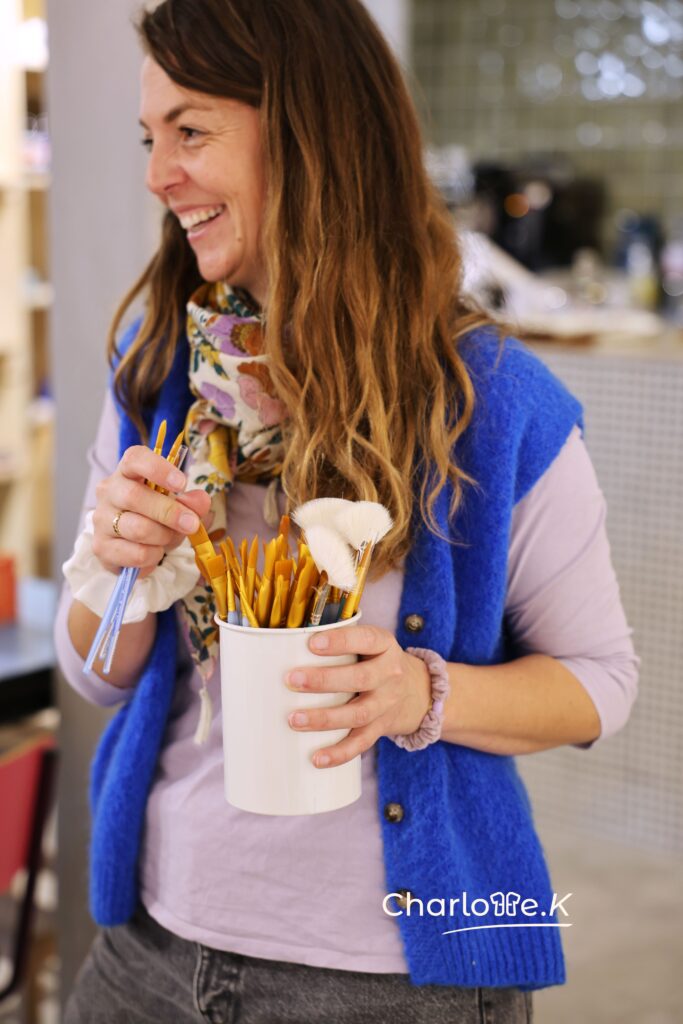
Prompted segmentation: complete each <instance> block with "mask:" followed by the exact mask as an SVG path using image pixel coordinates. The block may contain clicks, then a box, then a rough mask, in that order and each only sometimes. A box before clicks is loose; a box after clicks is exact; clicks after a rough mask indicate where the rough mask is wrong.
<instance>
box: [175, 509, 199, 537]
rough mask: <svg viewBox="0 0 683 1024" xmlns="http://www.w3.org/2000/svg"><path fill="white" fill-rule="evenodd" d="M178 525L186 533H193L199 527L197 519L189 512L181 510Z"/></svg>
mask: <svg viewBox="0 0 683 1024" xmlns="http://www.w3.org/2000/svg"><path fill="white" fill-rule="evenodd" d="M178 526H179V527H180V529H181V530H185V531H186V532H187V533H195V532H196V531H197V529H198V528H199V520H198V519H197V517H196V516H194V515H192V513H191V512H183V514H182V515H181V517H180V519H179V520H178Z"/></svg>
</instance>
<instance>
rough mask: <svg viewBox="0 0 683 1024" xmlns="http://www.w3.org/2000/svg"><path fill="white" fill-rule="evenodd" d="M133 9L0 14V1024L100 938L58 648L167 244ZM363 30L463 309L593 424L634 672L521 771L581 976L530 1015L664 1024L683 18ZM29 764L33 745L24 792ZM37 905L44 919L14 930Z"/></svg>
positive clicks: (463, 17)
mask: <svg viewBox="0 0 683 1024" xmlns="http://www.w3.org/2000/svg"><path fill="white" fill-rule="evenodd" d="M137 6H138V5H137V4H136V3H132V2H130V0H125V2H122V0H119V2H118V3H116V4H93V3H91V2H90V3H88V2H86V0H59V2H57V0H52V2H51V3H50V4H49V5H48V6H47V8H46V6H45V3H44V0H0V299H1V301H2V313H3V315H2V320H1V326H0V410H1V412H0V422H1V423H2V435H1V436H0V836H2V841H1V850H0V892H1V893H2V895H1V896H0V993H2V992H3V990H4V988H6V987H7V986H8V985H10V981H11V978H12V974H13V963H14V961H15V960H16V951H15V946H14V942H15V939H16V938H17V921H18V922H19V925H20V926H22V927H23V925H25V924H26V922H28V920H29V917H32V919H31V922H30V923H31V927H30V929H27V928H26V927H23V930H22V927H20V928H19V935H18V938H19V948H20V955H19V962H18V967H19V971H18V975H19V978H18V980H17V984H16V985H14V991H13V992H11V993H9V994H7V995H5V996H4V997H3V996H1V995H0V1021H16V1022H19V1021H24V1022H29V1021H30V1022H33V1021H35V1022H40V1024H52V1022H58V1021H59V1019H60V1009H59V1007H60V991H61V993H65V992H66V991H68V988H69V986H70V984H71V982H72V980H73V978H74V975H75V973H76V970H77V968H78V965H79V963H80V961H81V959H82V957H83V955H84V953H85V951H86V949H87V946H88V944H89V941H90V939H91V936H92V925H91V923H90V921H89V918H88V914H87V908H86V883H85V872H86V845H87V839H88V814H87V806H86V785H87V774H88V764H89V760H90V756H91V752H92V749H93V746H94V744H95V742H96V739H97V737H98V735H99V733H100V731H101V729H102V727H103V724H104V721H105V712H102V711H100V710H97V709H94V708H92V707H90V706H88V705H86V704H85V703H84V702H83V701H81V700H80V699H79V698H78V697H76V696H75V695H73V694H72V693H71V691H70V690H69V689H68V687H66V686H65V685H63V684H62V683H61V682H60V680H59V676H58V673H56V672H55V670H54V657H53V653H52V642H51V636H50V633H51V621H52V615H53V610H54V602H55V594H56V587H57V586H58V582H55V581H58V580H59V567H60V566H61V563H62V562H63V561H64V560H65V558H67V557H68V555H69V553H70V551H71V547H72V544H73V539H74V531H75V527H76V521H77V516H78V510H79V507H80V502H81V496H82V492H83V488H84V485H85V479H86V452H87V448H88V445H89V443H90V441H91V439H92V437H93V435H94V430H95V426H96V423H97V418H98V413H99V409H100V407H101V402H102V397H103V393H104V389H105V386H106V379H107V372H106V365H105V358H104V342H105V336H106V331H107V327H108V323H109V321H110V318H111V316H112V314H113V311H114V308H115V306H116V304H117V302H118V300H119V298H120V296H121V295H122V293H123V292H124V291H125V290H126V289H127V287H128V286H129V285H130V283H131V282H132V280H133V279H134V278H135V277H136V276H137V274H138V273H139V271H140V270H141V268H142V267H143V265H144V264H145V262H146V261H147V259H148V258H149V256H150V255H151V253H152V252H153V249H154V246H155V241H156V237H157V228H158V210H157V209H156V207H155V205H154V203H153V202H152V201H151V200H150V199H149V198H148V197H147V195H146V193H145V190H144V187H143V176H144V154H143V152H142V150H141V147H140V146H139V145H138V134H139V133H138V128H137V116H138V115H137V103H138V71H139V64H140V55H139V51H138V48H137V43H136V40H135V35H134V32H133V30H132V28H131V24H130V22H131V18H132V16H133V15H134V13H135V11H136V9H137ZM368 7H369V8H370V10H371V11H372V13H373V15H374V16H375V17H376V19H377V20H378V22H379V24H380V25H381V27H382V28H383V29H384V31H385V33H386V34H387V36H388V38H389V40H390V41H391V43H392V45H393V47H394V49H395V51H396V53H397V55H398V57H399V59H400V61H401V63H402V65H403V67H404V69H405V72H406V75H407V78H408V81H409V84H410V88H411V90H412V92H413V95H414V98H415V101H416V103H417V106H418V108H419V111H420V114H421V118H422V123H423V131H424V138H425V145H426V160H427V163H428V167H429V170H430V173H431V174H432V176H433V178H434V180H435V182H436V183H437V184H438V186H439V188H440V189H441V190H442V192H443V195H444V197H445V199H446V201H447V203H448V205H449V208H450V209H451V211H452V215H453V218H454V221H455V223H456V224H457V225H458V227H459V230H460V233H461V238H462V245H463V251H464V255H465V281H464V284H465V288H466V289H467V291H468V292H469V293H470V294H472V295H473V296H474V297H476V298H477V300H478V301H479V302H481V303H483V304H484V305H485V306H487V307H488V308H489V309H491V310H493V311H496V312H497V313H500V314H501V315H503V316H504V317H506V318H507V319H508V320H510V321H511V322H512V323H513V324H514V325H515V326H516V329H517V330H518V331H519V333H521V334H522V335H523V336H524V337H525V338H527V339H528V340H529V343H530V344H532V345H533V347H534V350H535V351H536V352H537V353H538V354H539V356H540V357H541V358H542V359H544V360H545V361H546V362H547V363H548V365H549V366H550V367H551V368H552V369H553V371H554V372H555V373H557V374H558V375H559V376H560V377H561V378H562V379H563V380H564V381H565V382H566V383H567V385H568V386H569V387H570V388H571V389H572V390H573V391H574V392H575V394H576V395H577V396H578V397H579V398H580V399H581V401H582V402H583V403H584V406H585V410H586V442H587V445H588V448H589V450H590V453H591V456H592V459H593V461H594V464H595V466H596V470H597V473H598V477H599V480H600V483H601V486H602V489H603V491H604V492H605V495H606V498H607V503H608V530H609V535H610V540H611V545H612V554H613V559H614V562H615V565H616V569H617V575H618V577H619V580H620V585H621V591H622V597H623V600H624V604H625V606H626V609H627V613H628V617H629V621H630V623H631V625H632V627H633V629H634V634H635V635H634V639H635V644H636V649H637V651H638V653H639V654H640V656H641V658H642V666H641V683H640V696H639V699H638V701H637V704H636V706H635V709H634V712H633V714H632V716H631V719H630V721H629V723H628V725H627V726H626V728H625V729H624V730H623V731H622V732H621V733H620V734H619V735H617V736H616V737H613V738H611V739H609V740H606V741H605V742H604V743H598V744H596V746H595V747H594V748H593V749H592V750H590V751H583V750H577V749H575V748H563V749H559V750H554V751H549V752H545V753H542V754H535V755H533V756H529V757H526V758H520V759H519V765H520V769H521V771H522V773H523V775H524V777H525V779H526V781H527V784H528V786H529V789H530V792H531V796H532V802H533V805H534V808H535V813H536V821H537V825H538V829H539V832H540V835H541V838H542V840H543V843H544V846H545V849H546V852H547V855H548V858H549V862H550V867H551V874H552V878H553V883H554V888H555V889H556V890H557V891H558V892H562V893H565V892H572V893H573V896H572V898H571V900H570V901H569V904H568V906H570V908H571V921H572V927H571V928H569V929H566V930H565V931H564V939H565V947H566V953H567V969H568V981H567V984H566V985H565V986H564V987H561V988H554V989H550V990H545V991H542V992H540V993H537V994H536V996H535V1015H536V1016H535V1019H536V1021H537V1022H540V1024H565V1022H566V1024H569V1022H572V1024H573V1022H575V1021H576V1020H586V1021H588V1022H591V1024H593V1022H594V1024H603V1022H604V1024H607V1022H609V1024H612V1022H619V1024H674V1022H680V1021H683V1010H682V1009H681V1006H683V981H682V978H681V973H682V972H681V970H680V964H681V962H682V955H683V925H682V924H681V922H682V921H683V866H682V857H681V855H682V853H683V742H682V739H683V685H682V683H683V678H682V676H683V671H682V669H681V664H683V629H682V627H681V615H682V612H683V582H682V581H683V545H682V543H681V538H680V530H681V525H682V524H683V459H682V458H681V451H682V448H681V443H682V442H683V103H682V100H683V3H681V2H679V0H659V2H648V0H554V2H553V0H526V2H525V3H523V4H520V3H519V2H517V3H512V2H511V0H458V2H457V3H455V2H453V0H412V2H411V0H373V2H370V0H368ZM48 40H49V42H48ZM17 748H19V749H20V750H22V751H23V750H26V749H31V750H32V751H33V752H34V753H35V752H36V751H37V753H36V754H35V757H34V759H33V761H32V762H31V767H30V770H27V771H25V772H24V774H23V775H19V774H17V772H18V768H17V765H18V764H19V761H17V760H16V757H15V754H16V750H17ZM55 750H57V751H58V753H57V755H56V756H55ZM56 761H58V771H57V773H56V775H57V776H58V784H57V783H56V782H55V762H56ZM22 763H23V762H22ZM8 765H9V767H10V769H11V771H14V772H15V774H14V775H11V774H9V773H8V772H6V771H5V769H6V767H7V766H8ZM5 780H8V781H5ZM22 787H23V788H22ZM18 794H19V796H18ZM22 794H23V796H22ZM20 797H21V798H20ZM56 802H57V803H58V807H59V815H58V819H59V828H57V826H56V820H57V816H56V814H55V803H56ZM17 836H21V837H24V839H26V841H25V842H23V845H22V843H19V844H18V845H19V846H20V847H21V852H22V854H24V853H25V852H26V849H29V850H30V851H32V853H33V856H32V857H28V858H27V857H23V860H24V861H26V863H22V864H18V860H17V858H13V856H11V852H12V849H13V848H14V846H16V845H17V844H16V843H13V842H12V838H13V837H17ZM27 837H28V838H27ZM19 859H21V858H19ZM17 868H18V870H17ZM57 880H58V881H57ZM24 904H25V908H26V909H27V911H30V910H32V909H34V910H35V912H34V913H33V914H32V915H30V914H29V913H25V914H23V916H22V908H23V907H24ZM24 939H27V941H23V940H24ZM22 946H23V947H24V948H23V954H21V947H22Z"/></svg>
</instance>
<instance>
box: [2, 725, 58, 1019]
mask: <svg viewBox="0 0 683 1024" xmlns="http://www.w3.org/2000/svg"><path fill="white" fill-rule="evenodd" d="M56 758H57V752H56V750H55V740H54V738H53V737H52V736H41V737H39V738H37V739H32V740H28V741H27V742H26V743H22V744H20V745H19V746H17V747H14V748H12V749H11V750H8V751H5V752H4V753H2V754H0V894H4V893H6V892H7V891H8V890H9V888H10V885H11V883H12V879H13V878H14V876H15V875H16V873H17V872H18V871H20V870H21V869H24V870H25V871H26V886H25V889H24V894H23V898H22V901H21V905H20V907H19V910H18V913H17V917H16V922H15V927H14V931H13V942H12V945H13V950H12V976H11V978H10V980H9V981H8V983H7V984H6V985H5V986H4V988H2V989H1V990H0V1001H2V1000H3V999H5V998H6V997H7V996H8V995H10V993H12V992H14V991H15V990H16V989H18V988H19V986H20V985H21V983H22V981H23V978H24V972H25V969H26V964H27V960H28V954H29V949H30V944H31V927H32V922H33V910H34V901H33V895H34V890H35V884H36V878H37V876H38V871H39V870H40V865H41V856H42V839H43V829H44V826H45V820H46V818H47V815H48V812H49V810H50V804H51V797H52V783H53V778H54V771H55V764H56Z"/></svg>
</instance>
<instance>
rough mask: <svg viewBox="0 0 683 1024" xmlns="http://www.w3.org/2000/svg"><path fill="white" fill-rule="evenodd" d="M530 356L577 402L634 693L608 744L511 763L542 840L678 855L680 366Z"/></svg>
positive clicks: (681, 804)
mask: <svg viewBox="0 0 683 1024" xmlns="http://www.w3.org/2000/svg"><path fill="white" fill-rule="evenodd" d="M540 354H541V356H542V358H543V359H544V360H545V361H546V362H547V364H548V365H549V366H550V368H551V369H552V370H553V372H554V373H556V374H557V375H558V376H559V377H560V378H561V379H562V380H563V381H564V382H565V383H566V384H567V385H568V386H569V387H570V389H571V390H572V391H573V392H574V394H575V395H576V396H577V397H578V398H579V399H580V400H581V401H582V402H583V404H584V408H585V423H586V434H585V439H586V445H587V447H588V450H589V452H590V455H591V458H592V460H593V463H594V465H595V469H596V472H597V475H598V480H599V481H600V486H601V488H602V491H603V493H604V495H605V499H606V501H607V532H608V535H609V539H610V545H611V551H612V559H613V562H614V566H615V569H616V573H617V579H618V580H619V586H620V590H621V597H622V601H623V603H624V607H625V609H626V614H627V617H628V621H629V625H630V626H631V628H632V629H633V631H634V635H633V642H634V645H635V648H636V651H637V653H638V654H639V655H640V658H641V667H640V685H639V696H638V699H637V701H636V703H635V706H634V708H633V711H632V714H631V718H630V720H629V722H628V723H627V725H626V726H625V727H624V729H622V730H621V732H619V733H617V735H616V736H613V737H610V738H608V739H605V740H604V741H601V742H598V743H597V744H596V745H595V746H594V747H592V748H591V749H590V750H578V749H576V748H573V747H568V746H564V747H559V748H557V749H555V750H549V751H544V752H543V753H540V754H533V755H531V756H529V757H522V758H518V761H517V763H518V765H519V767H520V770H521V771H522V774H523V776H524V778H525V779H526V781H527V783H528V785H529V788H530V792H531V795H532V802H533V806H534V808H535V810H536V816H537V820H538V822H539V824H540V826H541V828H542V832H543V834H549V832H551V831H552V832H563V831H564V832H567V831H569V832H576V831H580V832H584V833H588V834H591V835H595V836H602V837H603V838H606V839H612V840H617V841H621V842H624V843H627V844H632V845H634V846H640V847H642V848H645V849H660V850H668V851H671V852H677V853H681V852H683V743H681V736H683V668H682V666H683V631H682V630H681V609H682V608H683V546H682V545H681V538H680V532H681V523H682V522H683V463H682V462H681V459H680V454H679V453H680V451H681V444H682V443H683V404H682V403H681V393H682V392H683V359H680V358H676V359H671V360H665V359H649V358H647V357H640V356H632V357H627V356H617V355H609V354H607V355H604V356H601V355H596V354H592V353H590V352H586V353H578V352H574V353H572V354H566V353H562V352H557V351H553V350H552V349H548V350H544V351H542V352H541V353H540Z"/></svg>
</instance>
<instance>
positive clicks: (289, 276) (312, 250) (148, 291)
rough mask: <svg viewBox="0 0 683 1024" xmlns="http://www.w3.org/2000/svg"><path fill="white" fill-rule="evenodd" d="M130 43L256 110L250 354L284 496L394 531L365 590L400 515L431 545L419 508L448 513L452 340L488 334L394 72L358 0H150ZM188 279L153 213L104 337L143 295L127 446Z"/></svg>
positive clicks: (151, 392) (402, 546)
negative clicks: (386, 524)
mask: <svg viewBox="0 0 683 1024" xmlns="http://www.w3.org/2000/svg"><path fill="white" fill-rule="evenodd" d="M138 30H139V33H140V36H141V39H142V43H143V47H144V50H145V52H146V53H147V54H148V55H150V56H151V57H152V58H153V59H154V60H155V61H156V62H157V63H158V64H159V65H160V66H161V68H163V70H164V71H165V72H166V74H167V75H168V76H169V77H170V78H171V79H172V80H173V81H174V82H176V83H177V84H178V85H180V86H182V87H184V88H188V89H193V90H197V91H199V92H203V93H208V94H211V95H214V96H222V97H230V98H233V99H237V100H240V101H242V102H244V103H248V104H250V105H252V106H253V107H255V108H258V109H259V110H260V112H261V130H262V143H263V152H264V160H265V161H266V179H267V183H268V185H267V188H268V191H267V196H266V203H265V212H264V220H263V224H262V229H261V239H262V251H263V258H264V260H265V266H266V269H267V280H268V296H267V302H265V303H264V310H263V312H264V350H265V352H266V353H267V355H268V356H269V360H270V371H271V376H272V380H273V384H274V387H275V390H276V392H277V394H278V396H279V397H280V399H281V400H282V401H283V402H284V403H285V406H286V408H287V409H288V411H289V420H288V421H287V423H286V426H285V442H286V457H285V460H284V466H283V469H282V483H283V488H284V490H285V493H286V494H287V496H288V500H289V505H290V507H294V506H296V505H297V504H299V503H300V502H302V501H305V500H307V499H309V498H312V497H322V496H334V495H337V496H343V497H345V498H350V499H369V500H372V501H380V502H382V504H384V505H385V506H386V507H387V508H388V509H389V511H390V513H391V515H392V518H393V521H394V526H393V528H392V530H391V532H390V533H389V534H388V536H387V537H386V539H385V540H384V542H383V543H382V544H381V545H379V547H378V550H377V552H376V554H375V557H374V559H373V571H372V575H373V576H374V577H377V576H379V575H381V574H382V573H384V572H385V571H386V570H387V569H388V568H390V567H392V566H394V565H396V564H397V563H398V562H399V560H400V559H401V558H402V557H403V556H404V555H405V554H406V553H407V551H408V550H409V548H410V544H411V540H412V530H413V527H414V522H415V518H414V517H415V515H416V513H417V512H419V514H420V516H421V517H422V519H423V520H424V521H425V522H426V523H427V525H428V527H429V528H430V529H431V530H433V531H434V532H435V533H437V534H439V535H442V534H441V532H440V531H439V528H438V526H437V523H436V520H435V517H434V503H435V501H436V499H437V497H438V495H439V493H440V492H441V490H442V489H443V487H444V485H445V483H446V480H447V479H450V481H451V483H452V487H453V496H452V501H451V506H450V511H451V514H454V513H455V511H456V509H457V507H458V505H459V503H460V501H461V500H462V494H463V487H464V486H467V485H468V484H470V483H472V482H473V481H471V480H470V478H469V477H468V476H467V475H466V474H465V473H464V471H463V470H462V469H461V468H459V467H458V465H457V462H456V461H455V456H454V452H455V450H456V449H457V442H458V438H459V437H460V436H461V435H462V433H463V431H465V430H466V428H467V426H468V424H469V422H470V420H471V416H472V409H473V403H474V391H473V386H472V381H471V379H470V376H469V374H468V372H467V369H466V366H465V364H464V362H463V359H462V358H461V356H460V354H459V351H458V341H459V339H460V338H461V337H462V336H463V334H465V333H466V332H467V331H469V330H471V329H472V328H473V327H475V326H478V325H483V324H488V323H490V322H491V321H490V320H489V319H488V318H487V317H486V315H485V314H484V313H483V312H481V311H478V310H473V309H472V307H470V306H467V305H466V304H465V302H464V301H463V299H462V297H461V294H460V276H461V260H460V254H459V249H458V245H457V241H456V237H455V232H454V227H453V224H452V221H451V217H450V215H449V213H448V211H447V209H446V207H445V205H444V203H443V202H442V200H441V198H440V196H439V195H438V193H437V191H436V189H435V188H434V187H433V186H432V184H431V183H430V181H429V179H428V177H427V174H426V172H425V169H424V163H423V151H422V139H421V132H420V128H419V124H418V118H417V114H416V111H415V107H414V105H413V102H412V100H411V98H410V95H409V93H408V89H407V87H406V84H405V82H404V80H403V77H402V73H401V70H400V68H399V66H398V64H397V62H396V60H395V58H394V56H393V54H392V53H391V50H390V49H389V47H388V45H387V43H386V41H385V39H384V37H383V36H382V34H381V32H380V31H379V29H378V28H377V26H376V24H375V23H374V21H373V20H372V18H371V17H370V15H369V14H368V12H367V10H366V9H365V7H364V6H363V4H362V3H361V2H360V0H323V2H320V0H164V2H162V3H161V4H160V5H159V6H157V7H156V8H155V9H154V10H153V11H151V12H150V11H148V12H145V13H144V14H142V15H141V17H140V19H139V23H138ZM200 283H201V278H200V275H199V271H198V268H197V264H196V261H195V258H194V254H193V252H192V250H191V248H190V246H189V244H188V242H187V240H186V238H185V233H184V231H183V230H182V228H181V227H180V224H179V223H178V220H177V218H176V217H175V216H174V215H173V214H171V213H169V212H167V213H166V214H165V217H164V222H163V228H162V234H161V243H160V245H159V249H158V251H157V253H156V255H155V256H154V257H153V259H152V260H151V262H150V263H149V265H148V266H147V268H146V269H145V271H144V272H143V274H142V275H141V277H140V278H139V280H138V281H136V282H135V284H134V285H133V287H132V288H131V289H130V291H129V292H128V294H127V295H126V296H125V297H124V299H123V301H122V302H121V305H120V306H119V308H118V310H117V311H116V314H115V316H114V319H113V322H112V325H111V329H110V334H109V354H110V359H111V360H112V361H113V360H114V359H115V357H116V354H117V353H116V337H117V332H118V330H119V327H120V325H121V321H122V318H123V316H124V314H125V313H126V310H127V309H128V307H129V306H130V304H131V303H132V301H133V300H134V299H135V298H136V297H137V296H138V295H139V294H140V293H142V294H143V295H144V297H145V299H146V307H145V314H144V317H143V321H142V325H141V328H140V331H139V333H138V335H137V338H136V340H135V342H134V344H133V345H132V346H131V347H130V349H129V350H128V351H127V353H126V354H125V355H124V357H123V358H122V359H121V360H120V362H119V364H118V367H117V369H116V374H115V388H116V390H117V394H118V397H119V399H120V400H121V402H122V403H123V404H124V406H125V407H126V409H127V411H128V412H129V414H130V415H131V417H132V419H133V420H134V422H135V423H136V424H137V425H138V426H139V427H140V428H141V431H142V433H143V436H145V433H144V423H143V420H142V416H143V412H144V410H145V409H147V408H149V407H150V406H151V405H152V404H153V402H154V399H155V396H156V395H157V394H158V392H159V389H160V387H161V384H162V382H163V380H164V378H165V377H166V375H167V374H168V372H169V370H170V367H171V362H172V359H173V353H174V349H175V344H176V339H177V337H178V335H179V332H180V331H181V330H182V329H183V326H184V317H185V312H184V310H185V304H186V301H187V299H188V297H189V296H190V295H191V293H192V292H193V291H194V290H195V288H196V287H197V286H198V285H199V284H200ZM169 296H172V297H174V300H175V301H171V302H169ZM416 474H418V475H417V477H416ZM416 480H417V481H418V482H419V483H418V486H415V481H416ZM416 505H417V506H419V508H418V507H416Z"/></svg>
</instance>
